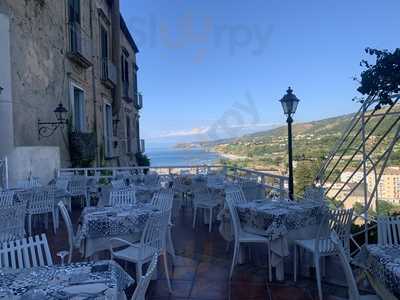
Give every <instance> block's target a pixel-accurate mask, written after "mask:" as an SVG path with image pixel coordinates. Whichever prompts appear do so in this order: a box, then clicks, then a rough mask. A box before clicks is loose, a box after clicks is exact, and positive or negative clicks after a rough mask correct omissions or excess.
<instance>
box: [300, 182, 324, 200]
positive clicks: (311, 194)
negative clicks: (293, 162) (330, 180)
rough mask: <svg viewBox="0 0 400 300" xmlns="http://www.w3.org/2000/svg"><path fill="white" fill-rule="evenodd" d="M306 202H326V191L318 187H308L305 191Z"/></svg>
mask: <svg viewBox="0 0 400 300" xmlns="http://www.w3.org/2000/svg"><path fill="white" fill-rule="evenodd" d="M303 198H304V200H310V201H319V202H324V201H325V189H324V188H323V187H321V186H320V187H318V186H307V187H306V188H305V190H304V197H303Z"/></svg>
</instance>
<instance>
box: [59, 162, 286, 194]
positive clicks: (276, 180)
mask: <svg viewBox="0 0 400 300" xmlns="http://www.w3.org/2000/svg"><path fill="white" fill-rule="evenodd" d="M124 171H129V172H131V173H134V174H144V173H145V172H148V171H154V172H157V173H158V174H159V175H179V174H181V173H182V172H183V173H188V174H193V175H197V174H210V173H214V172H221V173H223V174H225V175H226V176H227V177H228V178H230V179H232V180H234V181H244V180H252V181H256V182H257V183H259V184H261V185H263V186H264V187H265V189H266V190H267V191H273V192H274V193H275V194H277V195H279V197H280V198H281V199H284V198H286V197H287V195H288V190H287V186H288V180H289V178H288V177H286V176H280V175H275V174H271V173H267V172H262V171H254V170H249V169H243V168H236V167H232V166H227V165H193V166H150V167H102V168H65V169H60V170H59V171H58V176H62V175H80V176H86V177H93V178H96V179H101V178H105V179H111V178H114V177H115V176H117V174H118V173H119V172H124Z"/></svg>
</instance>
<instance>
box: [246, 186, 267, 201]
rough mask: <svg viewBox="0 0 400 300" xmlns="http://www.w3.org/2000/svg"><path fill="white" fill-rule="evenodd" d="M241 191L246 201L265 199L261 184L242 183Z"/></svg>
mask: <svg viewBox="0 0 400 300" xmlns="http://www.w3.org/2000/svg"><path fill="white" fill-rule="evenodd" d="M241 189H242V191H243V194H244V195H245V197H246V200H247V201H253V200H260V199H265V198H266V197H265V188H264V186H263V185H262V184H260V183H258V182H255V181H244V182H242V183H241Z"/></svg>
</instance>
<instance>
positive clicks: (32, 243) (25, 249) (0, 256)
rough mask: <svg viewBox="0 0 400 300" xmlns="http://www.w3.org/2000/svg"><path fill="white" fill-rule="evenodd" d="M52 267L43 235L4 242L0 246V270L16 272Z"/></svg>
mask: <svg viewBox="0 0 400 300" xmlns="http://www.w3.org/2000/svg"><path fill="white" fill-rule="evenodd" d="M52 265H53V260H52V258H51V254H50V249H49V244H48V243H47V238H46V235H45V234H41V235H40V236H39V235H36V236H34V237H31V236H30V237H29V238H27V239H21V240H16V241H11V242H6V243H3V244H2V246H1V249H0V267H1V268H10V269H17V270H18V269H27V268H32V267H42V266H52Z"/></svg>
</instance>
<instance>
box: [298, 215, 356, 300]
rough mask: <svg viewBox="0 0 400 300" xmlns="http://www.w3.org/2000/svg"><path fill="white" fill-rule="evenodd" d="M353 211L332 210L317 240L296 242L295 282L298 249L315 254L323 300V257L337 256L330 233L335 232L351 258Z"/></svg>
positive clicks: (319, 295)
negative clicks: (321, 261)
mask: <svg viewBox="0 0 400 300" xmlns="http://www.w3.org/2000/svg"><path fill="white" fill-rule="evenodd" d="M352 216H353V209H337V210H332V211H330V212H329V213H327V214H326V216H325V217H324V218H323V220H322V222H321V224H320V226H319V228H318V232H317V235H316V237H315V239H310V240H295V241H294V258H293V261H294V272H293V273H294V281H295V282H296V281H297V256H298V255H297V247H301V248H303V249H305V250H306V251H308V252H310V253H312V254H313V258H314V265H315V273H316V277H317V285H318V297H319V299H320V300H322V285H321V268H320V260H321V257H327V256H334V255H336V251H335V247H334V244H333V243H332V240H331V239H330V233H331V232H332V231H335V232H336V234H337V235H338V237H339V238H340V240H341V242H342V245H343V248H344V249H345V251H346V255H347V256H348V257H350V230H351V223H352Z"/></svg>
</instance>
